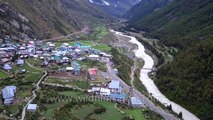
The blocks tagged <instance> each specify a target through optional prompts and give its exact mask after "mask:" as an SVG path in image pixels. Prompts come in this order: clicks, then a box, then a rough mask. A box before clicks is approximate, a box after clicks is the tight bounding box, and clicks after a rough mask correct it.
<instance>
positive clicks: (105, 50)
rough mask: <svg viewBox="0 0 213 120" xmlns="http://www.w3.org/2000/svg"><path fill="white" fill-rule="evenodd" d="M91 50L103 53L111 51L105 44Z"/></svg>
mask: <svg viewBox="0 0 213 120" xmlns="http://www.w3.org/2000/svg"><path fill="white" fill-rule="evenodd" d="M93 48H94V49H97V50H100V51H103V52H109V51H110V50H111V47H110V46H109V45H106V44H99V45H96V46H93Z"/></svg>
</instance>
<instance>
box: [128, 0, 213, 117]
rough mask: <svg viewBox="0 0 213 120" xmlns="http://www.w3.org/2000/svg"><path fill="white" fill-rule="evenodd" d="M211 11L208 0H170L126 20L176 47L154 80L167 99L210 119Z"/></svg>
mask: <svg viewBox="0 0 213 120" xmlns="http://www.w3.org/2000/svg"><path fill="white" fill-rule="evenodd" d="M212 13H213V1H212V0H174V1H173V2H171V3H170V4H169V5H167V6H166V7H164V8H162V9H160V10H158V11H156V12H153V14H149V15H148V16H145V17H141V18H139V19H137V20H136V21H137V22H132V23H130V24H132V25H133V26H134V27H135V28H137V29H140V30H145V31H147V35H150V36H152V37H156V38H158V39H160V42H162V43H163V44H166V45H171V46H175V47H177V48H179V49H180V52H179V53H178V54H177V55H176V56H175V59H174V61H172V62H171V63H169V64H167V65H164V66H162V67H161V68H159V70H158V72H157V76H156V80H155V82H156V84H157V86H158V87H159V89H160V90H161V91H162V92H163V93H164V94H165V95H166V96H167V97H168V98H169V99H171V100H173V101H175V102H177V103H178V104H180V105H182V106H184V107H186V108H187V109H188V110H190V111H191V112H193V113H195V114H196V115H197V116H198V117H199V118H200V119H202V120H211V119H213V114H212V113H213V111H212V110H213V87H212V86H213V77H212V76H213V66H212V65H213V63H212V61H213V56H212V52H213V42H212V41H213V14H212Z"/></svg>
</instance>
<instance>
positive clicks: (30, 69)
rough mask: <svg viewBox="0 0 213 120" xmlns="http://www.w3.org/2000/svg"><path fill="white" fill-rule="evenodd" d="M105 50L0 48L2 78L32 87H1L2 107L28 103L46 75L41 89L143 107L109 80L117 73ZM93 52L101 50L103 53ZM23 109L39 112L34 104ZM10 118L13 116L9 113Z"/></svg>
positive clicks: (85, 44)
mask: <svg viewBox="0 0 213 120" xmlns="http://www.w3.org/2000/svg"><path fill="white" fill-rule="evenodd" d="M97 46H98V47H97ZM104 47H106V46H105V45H102V46H101V44H98V45H93V43H92V42H91V41H75V42H73V41H71V42H41V41H29V42H27V43H23V44H17V43H16V44H12V43H4V44H2V45H1V46H0V66H1V71H0V72H1V74H6V75H8V76H9V78H11V79H17V77H19V78H20V77H21V79H22V82H23V81H24V83H28V82H29V81H31V84H32V86H28V85H21V83H20V84H17V83H16V81H15V84H16V85H14V84H12V83H14V81H13V80H12V82H8V83H7V84H6V85H5V86H2V100H3V101H2V103H3V105H4V106H14V105H15V106H16V104H19V102H20V103H21V105H19V107H20V106H24V105H25V104H26V102H28V101H29V100H30V98H31V91H32V90H33V89H35V83H36V82H37V81H38V78H40V77H41V76H42V74H43V72H44V71H47V73H48V76H47V77H46V78H45V79H44V80H43V81H42V83H41V84H43V85H49V86H61V87H65V88H66V87H67V88H73V89H77V90H80V91H84V92H85V91H86V93H87V95H95V96H97V97H100V98H105V99H106V100H107V99H109V100H111V101H112V102H116V103H121V104H126V105H128V106H131V107H144V104H143V103H142V101H141V100H140V99H139V98H138V97H137V96H134V95H133V94H132V93H131V92H132V91H131V88H128V87H125V85H124V84H123V82H122V83H121V82H120V80H117V79H115V77H112V76H113V75H111V72H113V74H114V75H117V74H118V72H119V71H118V70H117V69H116V66H115V65H114V63H113V62H112V57H114V56H112V55H110V52H109V50H108V49H110V47H106V50H105V49H103V48H104ZM95 48H101V50H103V51H101V50H99V49H95ZM107 64H108V65H109V66H112V71H111V72H109V70H108V69H107ZM0 79H2V80H5V79H4V78H0ZM6 79H7V78H6ZM30 79H31V80H30ZM33 79H34V80H33ZM17 82H18V81H17ZM10 83H11V84H10ZM23 93H24V95H23ZM19 107H16V108H19ZM26 107H27V108H26V109H27V112H33V113H34V112H36V111H37V109H39V106H38V105H37V104H36V103H33V102H31V103H30V104H28V105H27V106H26ZM2 108H3V109H4V107H2ZM13 109H14V108H13ZM15 111H16V110H15ZM4 112H7V111H5V110H4ZM9 114H10V115H11V116H13V115H12V114H13V113H12V112H10V113H9Z"/></svg>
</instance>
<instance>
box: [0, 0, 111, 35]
mask: <svg viewBox="0 0 213 120" xmlns="http://www.w3.org/2000/svg"><path fill="white" fill-rule="evenodd" d="M67 1H69V0H19V1H14V0H2V1H0V3H1V8H0V15H1V18H0V22H1V23H0V25H1V27H2V28H3V29H2V32H1V33H2V34H1V37H2V38H4V37H5V35H10V36H11V35H13V36H15V37H16V38H20V39H32V38H37V37H38V38H48V37H54V36H60V35H65V34H68V33H70V32H74V31H79V30H80V29H82V28H83V27H84V26H85V25H87V24H90V22H91V21H93V20H92V19H95V20H97V21H98V20H103V19H110V16H109V15H107V14H106V13H105V12H103V11H102V10H100V9H98V8H97V7H95V6H93V5H91V4H89V2H87V1H86V0H84V1H76V0H73V1H69V2H67ZM6 2H7V3H6ZM76 5H77V7H69V6H76ZM20 16H22V17H20ZM23 18H25V19H26V20H27V21H24V22H23V20H21V19H23ZM87 19H90V20H91V21H88V20H87ZM17 26H18V27H17ZM20 26H24V27H20ZM23 28H26V29H27V30H23Z"/></svg>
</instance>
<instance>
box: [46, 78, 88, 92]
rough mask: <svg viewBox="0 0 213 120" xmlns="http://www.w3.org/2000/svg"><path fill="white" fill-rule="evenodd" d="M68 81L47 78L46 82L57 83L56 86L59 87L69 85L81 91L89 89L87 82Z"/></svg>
mask: <svg viewBox="0 0 213 120" xmlns="http://www.w3.org/2000/svg"><path fill="white" fill-rule="evenodd" d="M67 80H68V81H66V82H65V81H64V80H63V79H59V78H50V77H49V78H48V79H47V80H46V82H47V83H57V84H61V85H71V86H75V87H79V88H81V89H88V88H89V82H88V81H83V80H77V79H76V80H69V79H67Z"/></svg>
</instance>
